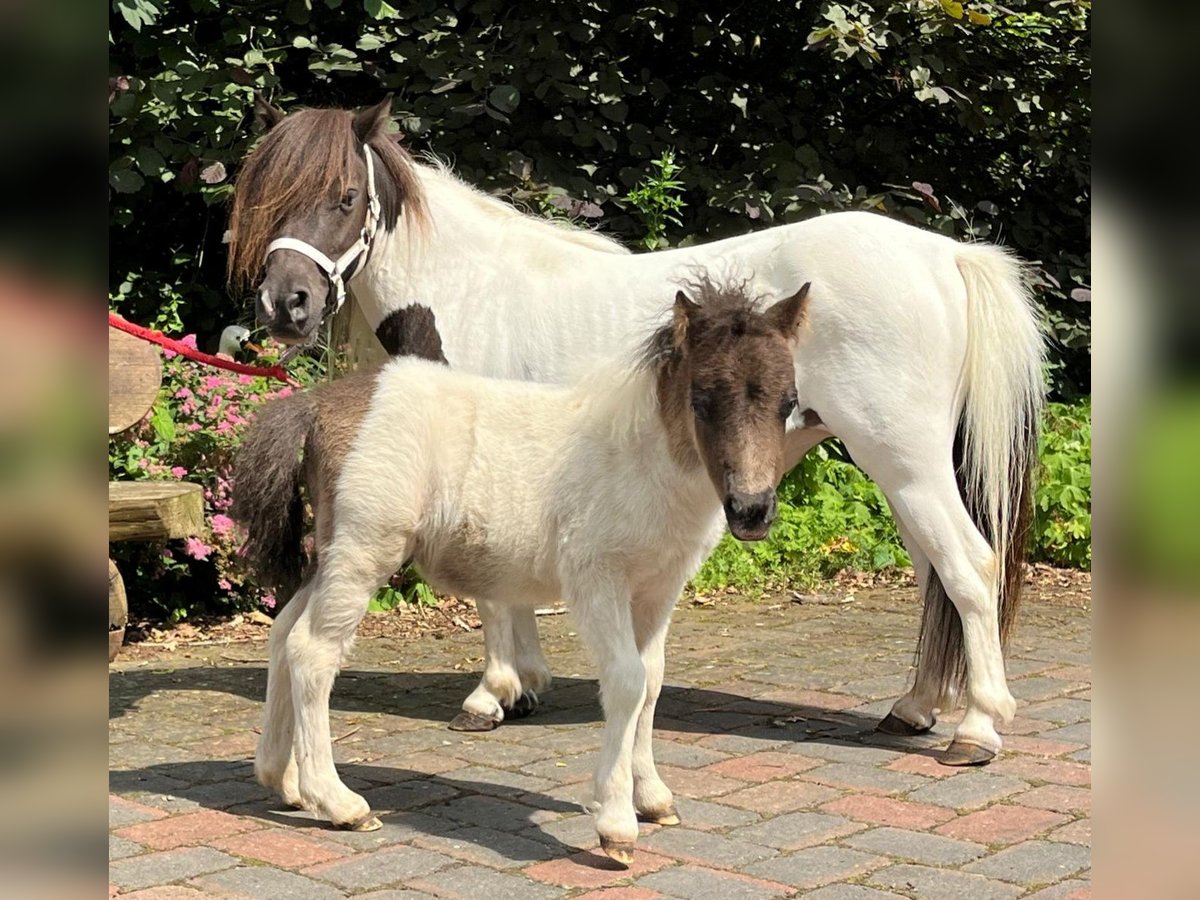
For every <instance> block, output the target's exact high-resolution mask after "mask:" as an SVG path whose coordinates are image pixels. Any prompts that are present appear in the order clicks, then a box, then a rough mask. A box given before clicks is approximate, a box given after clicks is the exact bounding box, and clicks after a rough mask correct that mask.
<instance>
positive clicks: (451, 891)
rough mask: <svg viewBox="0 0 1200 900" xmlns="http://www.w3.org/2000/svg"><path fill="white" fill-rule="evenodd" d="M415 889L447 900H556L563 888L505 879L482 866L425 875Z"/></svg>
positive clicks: (512, 876)
mask: <svg viewBox="0 0 1200 900" xmlns="http://www.w3.org/2000/svg"><path fill="white" fill-rule="evenodd" d="M414 885H415V886H416V887H419V888H421V889H422V890H425V891H428V892H429V893H431V894H433V895H435V896H438V897H445V898H447V900H479V898H481V897H486V898H487V900H554V898H555V897H561V896H563V894H564V891H563V890H562V889H561V888H558V887H554V886H551V885H547V884H536V883H534V882H531V881H530V880H529V879H528V878H521V877H519V876H516V875H506V874H504V873H502V872H496V871H494V870H492V869H484V868H480V867H479V866H459V867H457V868H454V869H443V870H442V871H440V872H436V873H434V874H433V875H426V876H424V877H423V878H420V879H418V880H416V881H415V882H414Z"/></svg>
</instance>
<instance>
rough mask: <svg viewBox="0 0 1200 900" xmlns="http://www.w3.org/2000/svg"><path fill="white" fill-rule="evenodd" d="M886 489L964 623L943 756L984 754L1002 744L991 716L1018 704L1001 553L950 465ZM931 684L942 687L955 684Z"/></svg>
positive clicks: (1002, 717)
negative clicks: (1009, 667) (1004, 634)
mask: <svg viewBox="0 0 1200 900" xmlns="http://www.w3.org/2000/svg"><path fill="white" fill-rule="evenodd" d="M885 490H887V489H886V488H885ZM887 495H888V496H889V497H890V498H891V499H892V502H893V504H894V505H895V507H896V510H897V511H898V512H899V514H900V517H901V518H902V519H903V520H904V521H905V522H906V523H907V526H908V528H909V529H911V532H912V535H913V538H914V539H915V540H916V542H917V543H918V544H919V545H920V546H921V548H922V549H923V550H924V552H925V555H926V556H927V557H928V559H929V561H930V563H931V564H932V566H933V570H934V571H936V572H937V574H938V576H939V577H940V578H941V581H942V585H943V586H944V587H945V589H946V594H947V596H948V597H949V598H950V600H951V602H952V603H953V604H954V608H955V609H956V610H957V611H958V616H959V619H960V621H961V624H962V635H963V647H964V650H965V655H966V663H967V711H966V715H965V716H964V717H963V721H962V723H961V724H960V725H959V726H958V729H957V730H956V731H955V733H954V742H953V744H951V747H950V751H948V754H947V757H946V759H945V760H944V761H946V762H949V763H951V764H958V765H963V764H967V763H982V762H987V761H988V760H989V759H991V758H992V757H994V756H995V755H996V753H997V752H998V751H999V750H1000V747H1001V745H1002V741H1001V739H1000V735H999V733H998V732H997V731H996V727H995V726H996V722H997V721H999V722H1009V721H1011V720H1012V717H1013V715H1014V714H1015V712H1016V706H1017V704H1016V701H1015V700H1014V699H1013V696H1012V694H1011V693H1010V692H1009V690H1008V683H1007V681H1006V679H1005V674H1004V655H1003V651H1002V649H1001V646H1000V616H999V603H998V577H997V576H998V571H999V560H998V559H997V557H996V553H995V551H994V550H993V549H992V547H991V546H989V544H988V542H987V541H986V540H984V538H983V536H982V535H981V534H980V533H979V530H978V529H977V528H976V527H975V523H974V522H973V521H972V520H971V517H970V515H969V514H968V513H967V510H966V508H965V507H964V506H963V503H962V500H961V498H960V496H959V493H958V484H957V483H956V481H955V479H954V473H953V470H952V469H951V467H949V466H946V467H945V468H944V469H939V470H938V471H937V472H936V473H927V474H924V475H923V476H920V477H916V478H913V479H911V480H909V481H907V482H905V483H902V484H900V485H899V486H896V487H893V488H892V489H891V490H887ZM948 674H949V673H943V675H948ZM936 687H937V689H938V692H939V693H941V692H943V691H944V690H947V689H950V688H952V687H953V686H952V685H951V684H938V685H936Z"/></svg>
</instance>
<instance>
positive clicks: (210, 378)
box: [202, 375, 221, 391]
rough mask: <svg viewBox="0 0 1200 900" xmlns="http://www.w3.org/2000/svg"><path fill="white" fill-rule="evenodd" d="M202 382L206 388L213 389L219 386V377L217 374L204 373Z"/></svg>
mask: <svg viewBox="0 0 1200 900" xmlns="http://www.w3.org/2000/svg"><path fill="white" fill-rule="evenodd" d="M202 384H203V385H204V387H205V389H206V390H210V391H215V390H216V389H217V388H219V387H220V386H221V377H220V376H219V375H205V376H204V381H203V382H202Z"/></svg>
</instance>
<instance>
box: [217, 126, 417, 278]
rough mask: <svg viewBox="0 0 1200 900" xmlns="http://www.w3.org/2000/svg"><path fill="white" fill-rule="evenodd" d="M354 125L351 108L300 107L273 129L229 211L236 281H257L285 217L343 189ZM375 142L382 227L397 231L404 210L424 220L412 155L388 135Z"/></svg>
mask: <svg viewBox="0 0 1200 900" xmlns="http://www.w3.org/2000/svg"><path fill="white" fill-rule="evenodd" d="M353 122H354V113H353V112H351V111H350V110H344V109H302V110H298V111H297V112H294V113H292V114H291V115H289V116H287V117H286V118H285V119H283V120H282V121H281V122H280V123H279V124H278V125H276V126H275V127H274V128H272V129H271V130H270V131H268V132H267V133H266V135H265V136H264V137H263V139H262V141H261V142H259V144H258V146H257V147H255V148H254V150H253V151H252V152H251V153H250V155H249V156H247V157H246V161H245V163H244V164H243V165H242V171H241V173H240V174H239V175H238V179H237V184H236V186H235V189H234V193H233V208H232V210H231V211H230V215H229V263H228V270H227V276H228V278H229V282H230V284H231V285H233V286H241V285H248V284H251V283H252V282H253V280H254V279H255V278H256V277H257V275H258V273H259V272H260V271H261V270H262V266H263V260H264V257H265V256H266V252H267V245H268V244H270V243H271V241H272V240H274V239H275V238H276V237H278V236H279V231H280V229H281V228H282V227H283V225H284V223H285V222H287V221H288V220H289V219H290V218H292V217H293V216H295V215H296V214H298V213H303V212H305V211H306V210H309V209H312V208H314V207H315V206H316V205H317V204H319V203H325V202H329V201H332V202H335V203H336V202H337V199H338V198H339V197H341V195H342V194H343V193H344V192H345V190H346V187H347V183H346V182H347V173H348V172H349V171H350V166H351V163H352V162H353V160H354V157H355V156H356V155H357V156H360V157H361V151H360V149H359V148H360V145H359V140H358V137H357V136H356V135H355V133H354V128H353ZM369 145H370V147H371V149H372V150H373V151H374V152H375V157H376V161H377V162H378V163H381V165H377V166H376V171H375V184H376V187H377V188H378V190H379V199H380V203H381V205H382V207H383V213H382V220H383V221H382V225H383V227H385V228H388V229H392V228H394V227H395V226H396V222H397V220H398V219H399V217H400V212H401V209H402V208H404V209H406V210H407V212H408V214H409V215H410V216H412V217H414V218H415V220H416V221H419V222H424V221H425V219H426V215H425V203H424V195H423V193H422V191H421V184H420V182H419V181H418V179H417V173H416V168H415V163H414V162H413V160H412V157H410V156H409V155H408V153H407V152H405V151H404V150H403V149H402V148H401V147H400V145H399V144H397V143H396V141H395V140H394V139H393V138H392V137H391V136H390V135H386V134H384V135H380V136H378V137H375V138H372V139H371V140H370V141H369ZM363 199H364V200H365V197H364V198H363Z"/></svg>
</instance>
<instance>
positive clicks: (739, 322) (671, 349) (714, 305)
mask: <svg viewBox="0 0 1200 900" xmlns="http://www.w3.org/2000/svg"><path fill="white" fill-rule="evenodd" d="M681 288H682V290H683V292H684V293H685V294H687V295H688V297H689V298H690V299H691V300H692V302H693V303H696V304H697V305H699V306H700V311H699V312H698V313H697V314H696V315H695V317H693V319H692V321H691V324H690V326H689V328H690V329H693V330H695V331H696V332H698V334H697V337H698V338H699V339H701V340H703V339H704V338H705V337H708V338H709V339H710V341H709V342H710V344H712V346H711V349H714V350H715V349H718V348H717V347H716V345H715V342H718V341H719V342H727V341H734V340H737V339H738V338H741V337H743V336H744V335H751V336H753V335H755V334H767V333H768V332H769V331H770V329H771V327H772V326H771V325H770V323H768V322H767V321H765V320H764V319H763V317H762V309H761V308H760V303H761V302H762V299H763V298H762V296H761V295H759V294H755V293H753V292H752V291H751V290H750V279H749V278H743V279H740V280H737V281H730V282H728V283H725V284H718V283H717V282H716V281H714V280H713V279H712V277H711V276H710V275H708V274H707V273H704V272H701V273H699V274H696V275H694V276H693V277H691V278H690V279H688V280H687V281H685V282H683V283H682V285H681ZM676 345H677V341H676V338H675V322H674V321H673V320H671V319H668V320H667V321H666V322H665V323H663V325H661V326H660V327H659V328H658V329H657V330H656V331H654V333H652V334H651V335H650V337H649V338H648V339H647V340H646V343H645V344H644V345H643V347H642V352H641V353H640V354H639V357H638V361H639V367H640V368H643V369H648V370H650V371H659V370H661V369H663V368H664V367H666V366H669V365H671V364H672V363H674V362H676V361H677V360H678V357H679V350H678V348H677V346H676Z"/></svg>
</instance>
